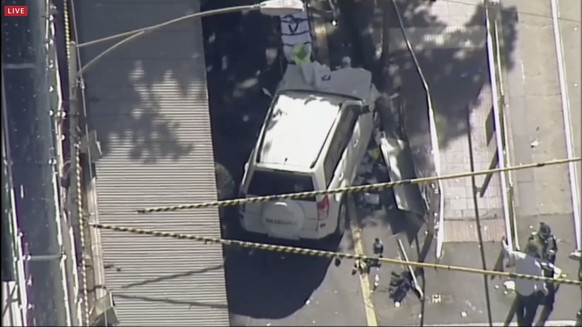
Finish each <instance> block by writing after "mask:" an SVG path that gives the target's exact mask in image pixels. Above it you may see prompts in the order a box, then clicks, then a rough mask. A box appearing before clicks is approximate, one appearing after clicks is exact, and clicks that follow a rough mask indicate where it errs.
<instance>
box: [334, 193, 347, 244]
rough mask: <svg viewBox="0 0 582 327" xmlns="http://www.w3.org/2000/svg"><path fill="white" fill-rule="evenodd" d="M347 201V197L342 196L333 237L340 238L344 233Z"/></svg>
mask: <svg viewBox="0 0 582 327" xmlns="http://www.w3.org/2000/svg"><path fill="white" fill-rule="evenodd" d="M347 204H348V201H347V197H346V196H343V197H342V201H341V203H340V209H339V217H338V222H337V227H336V229H335V232H334V236H336V237H340V238H341V237H342V236H343V235H344V233H345V231H346V224H347V222H348V221H347V220H348V219H347V216H348V205H347Z"/></svg>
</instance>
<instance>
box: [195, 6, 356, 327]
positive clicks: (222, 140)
mask: <svg viewBox="0 0 582 327" xmlns="http://www.w3.org/2000/svg"><path fill="white" fill-rule="evenodd" d="M217 2H218V1H215V2H213V1H209V2H208V5H216V6H220V5H221V4H220V3H218V4H217ZM204 9H206V10H207V9H210V7H207V8H204ZM203 24H204V34H205V40H206V42H205V52H206V62H207V67H208V69H207V71H208V74H207V77H208V92H209V98H210V110H211V117H212V128H213V140H214V149H215V150H214V152H215V158H216V160H217V161H218V162H220V163H221V164H222V165H224V166H225V167H226V168H227V169H228V170H229V171H230V173H231V175H232V177H233V179H234V181H235V183H236V184H237V186H238V183H239V182H240V180H241V177H242V171H243V165H244V163H245V161H246V160H247V159H248V156H249V154H250V151H251V149H252V147H253V146H254V144H255V142H256V134H257V133H258V132H259V129H260V127H261V125H262V122H263V120H264V116H265V113H266V110H267V109H268V106H269V102H270V99H269V98H268V97H267V96H265V95H264V94H263V92H262V91H261V89H262V88H266V89H268V90H270V91H271V92H273V91H274V90H275V88H276V85H277V83H278V82H279V80H280V78H281V74H282V67H281V64H280V61H279V58H278V49H279V44H280V37H279V34H278V32H277V30H278V24H279V22H278V19H273V18H269V17H264V16H261V15H259V14H253V13H249V14H246V15H241V14H232V15H223V16H215V17H210V18H208V19H206V20H205V21H204V22H203ZM232 217H233V216H232V215H231V213H230V214H229V213H228V212H227V213H226V215H225V217H223V224H224V225H225V226H227V227H228V225H229V223H228V219H229V218H230V219H232ZM351 243H352V241H351V240H350V235H349V233H346V235H345V236H344V239H343V240H341V242H339V243H337V242H336V243H335V244H328V245H326V248H327V249H333V250H336V249H338V248H339V249H341V250H346V251H352V249H351V248H352V246H351ZM295 245H302V246H309V247H311V246H315V245H313V244H311V245H310V244H305V243H303V244H295ZM351 266H352V263H351V262H349V263H348V262H345V263H342V264H341V265H340V266H338V267H336V266H335V265H334V263H332V262H330V260H327V259H321V258H312V257H305V256H285V257H284V258H283V257H281V256H280V255H278V254H269V253H264V252H255V253H253V254H252V255H249V254H248V253H247V252H246V251H236V250H227V252H226V265H225V269H226V277H227V292H228V301H229V308H230V311H231V324H232V325H236V326H254V325H258V326H260V325H263V326H264V325H267V326H269V325H273V326H275V325H279V326H283V325H286V326H289V325H295V326H301V325H363V324H366V317H365V313H364V304H363V300H362V299H363V297H362V290H361V288H360V281H359V279H358V277H357V276H352V275H351Z"/></svg>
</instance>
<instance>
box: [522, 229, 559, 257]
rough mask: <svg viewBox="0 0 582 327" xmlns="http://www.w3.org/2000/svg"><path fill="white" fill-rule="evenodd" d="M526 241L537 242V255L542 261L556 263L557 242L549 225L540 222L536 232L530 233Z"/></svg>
mask: <svg viewBox="0 0 582 327" xmlns="http://www.w3.org/2000/svg"><path fill="white" fill-rule="evenodd" d="M528 241H534V242H537V243H538V245H539V251H540V253H539V255H540V258H541V259H542V260H544V261H547V262H549V263H551V264H555V263H556V253H558V242H557V241H556V238H555V237H554V234H552V229H551V228H550V226H549V225H548V224H546V223H544V222H541V223H540V227H539V228H538V230H537V232H535V233H532V234H531V235H530V237H529V239H528Z"/></svg>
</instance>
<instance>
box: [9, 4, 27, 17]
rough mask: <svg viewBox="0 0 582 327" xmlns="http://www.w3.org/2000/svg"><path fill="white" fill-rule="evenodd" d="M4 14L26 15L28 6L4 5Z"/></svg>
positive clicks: (13, 15)
mask: <svg viewBox="0 0 582 327" xmlns="http://www.w3.org/2000/svg"><path fill="white" fill-rule="evenodd" d="M4 16H6V17H11V16H12V17H22V16H28V6H4Z"/></svg>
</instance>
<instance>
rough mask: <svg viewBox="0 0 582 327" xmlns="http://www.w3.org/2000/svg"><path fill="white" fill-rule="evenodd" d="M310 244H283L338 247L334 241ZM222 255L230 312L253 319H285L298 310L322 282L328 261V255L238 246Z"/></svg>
mask: <svg viewBox="0 0 582 327" xmlns="http://www.w3.org/2000/svg"><path fill="white" fill-rule="evenodd" d="M253 241H258V242H269V240H267V239H253ZM310 243H311V242H301V243H297V242H288V243H286V244H284V245H290V246H299V247H306V248H319V249H322V250H330V251H335V250H337V248H338V243H337V241H335V242H334V241H330V242H328V243H327V244H325V245H323V246H321V245H320V246H317V245H316V244H310ZM277 244H281V242H280V241H277ZM225 255H226V265H225V268H226V277H227V278H226V280H227V289H228V303H229V309H230V312H231V313H232V314H237V315H241V316H247V317H252V318H255V319H261V318H266V319H280V318H285V317H287V316H289V315H291V314H293V313H294V312H296V311H297V310H299V309H301V308H302V307H303V306H305V305H306V301H307V300H309V298H310V297H311V294H312V293H313V291H314V290H315V289H317V288H318V287H319V285H320V284H321V283H322V281H323V279H324V277H325V275H326V274H327V270H328V268H329V266H330V263H331V259H328V258H319V257H311V256H305V255H293V254H282V253H275V252H268V251H248V250H246V249H241V248H229V249H225Z"/></svg>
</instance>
